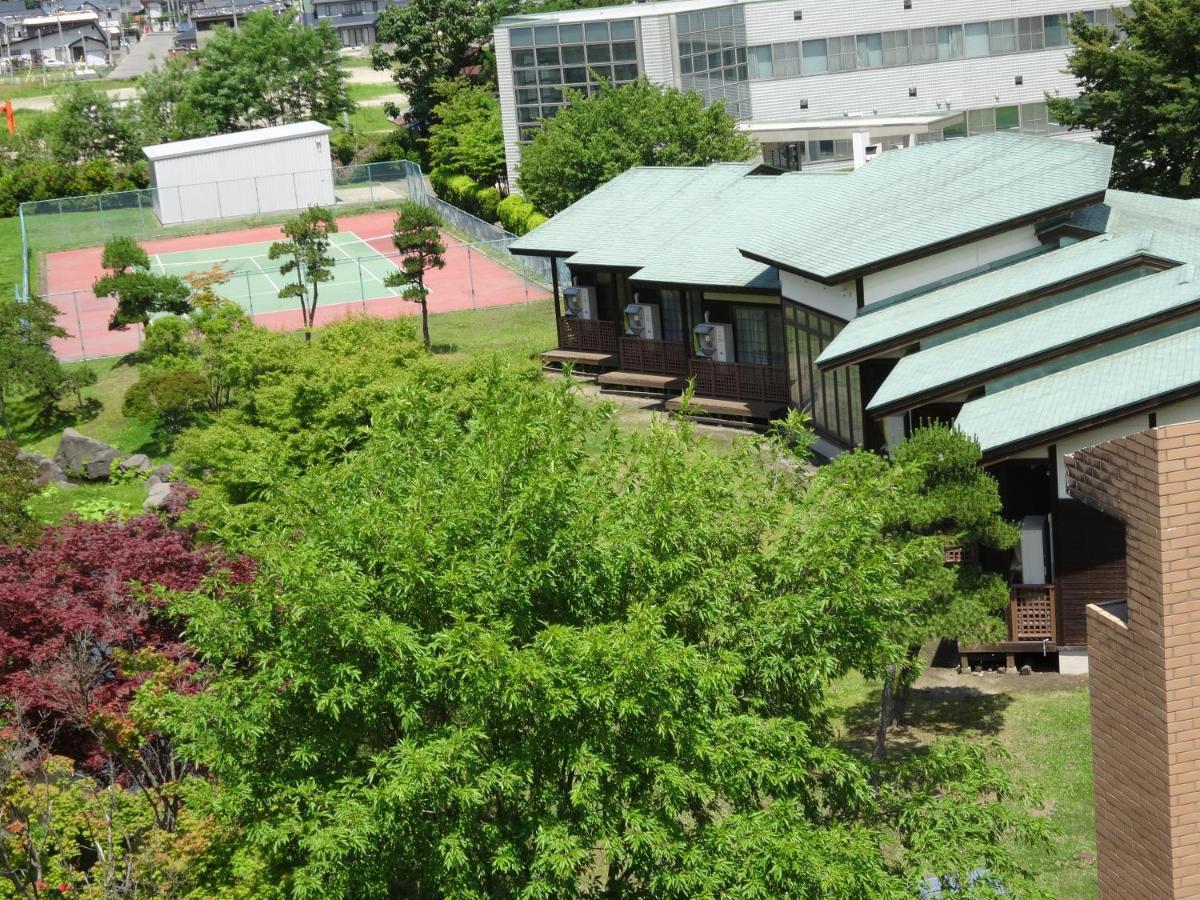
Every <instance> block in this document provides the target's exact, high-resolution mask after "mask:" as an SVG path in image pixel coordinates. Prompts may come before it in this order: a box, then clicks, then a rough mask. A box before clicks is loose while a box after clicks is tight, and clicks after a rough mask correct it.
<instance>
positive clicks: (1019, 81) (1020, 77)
mask: <svg viewBox="0 0 1200 900" xmlns="http://www.w3.org/2000/svg"><path fill="white" fill-rule="evenodd" d="M1015 82H1016V84H1017V86H1018V87H1020V86H1021V85H1023V84H1024V83H1025V76H1024V75H1018V76H1017V77H1016V79H1015Z"/></svg>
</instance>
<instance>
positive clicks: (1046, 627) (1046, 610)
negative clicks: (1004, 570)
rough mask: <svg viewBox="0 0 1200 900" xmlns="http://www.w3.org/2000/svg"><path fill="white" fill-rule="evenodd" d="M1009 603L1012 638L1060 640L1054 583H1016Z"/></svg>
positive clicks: (1010, 637)
mask: <svg viewBox="0 0 1200 900" xmlns="http://www.w3.org/2000/svg"><path fill="white" fill-rule="evenodd" d="M1009 597H1010V599H1009V604H1008V629H1009V639H1010V640H1013V641H1054V642H1057V640H1058V602H1057V601H1058V597H1057V596H1056V595H1055V590H1054V585H1052V584H1014V585H1012V586H1011V592H1010V594H1009Z"/></svg>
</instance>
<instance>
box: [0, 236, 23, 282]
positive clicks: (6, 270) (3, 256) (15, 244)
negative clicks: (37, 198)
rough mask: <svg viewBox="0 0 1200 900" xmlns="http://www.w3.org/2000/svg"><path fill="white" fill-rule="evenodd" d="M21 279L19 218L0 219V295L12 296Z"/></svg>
mask: <svg viewBox="0 0 1200 900" xmlns="http://www.w3.org/2000/svg"><path fill="white" fill-rule="evenodd" d="M20 280H21V223H20V220H19V219H16V218H15V217H14V218H8V219H0V297H3V298H4V299H5V300H7V299H8V298H9V297H12V296H13V288H14V287H15V285H16V283H17V282H18V281H20Z"/></svg>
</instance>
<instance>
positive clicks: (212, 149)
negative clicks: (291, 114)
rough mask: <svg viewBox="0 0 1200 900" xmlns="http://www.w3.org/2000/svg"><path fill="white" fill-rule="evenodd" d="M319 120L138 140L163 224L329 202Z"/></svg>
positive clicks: (328, 165)
mask: <svg viewBox="0 0 1200 900" xmlns="http://www.w3.org/2000/svg"><path fill="white" fill-rule="evenodd" d="M329 133H330V129H329V126H327V125H322V124H321V123H320V122H297V123H296V124H294V125H278V126H275V127H272V128H256V129H254V130H253V131H240V132H238V133H236V134H220V135H216V136H214V137H205V138H196V139H195V140H191V141H176V142H174V143H171V144H156V145H154V146H153V147H143V148H142V152H143V153H145V154H146V158H147V159H148V160H149V161H150V187H151V188H152V189H154V210H155V212H157V213H158V219H159V221H160V222H162V223H163V224H164V225H175V224H178V223H181V222H197V221H200V220H202V219H228V218H230V217H234V216H253V215H257V214H258V213H267V212H276V211H279V210H288V209H305V208H307V207H309V206H330V205H332V204H333V202H334V195H333V161H332V159H331V158H330V155H329Z"/></svg>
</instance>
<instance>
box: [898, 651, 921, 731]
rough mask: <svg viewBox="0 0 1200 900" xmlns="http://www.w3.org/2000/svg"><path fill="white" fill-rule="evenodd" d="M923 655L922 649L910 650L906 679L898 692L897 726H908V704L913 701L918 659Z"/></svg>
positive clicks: (905, 673) (905, 672)
mask: <svg viewBox="0 0 1200 900" xmlns="http://www.w3.org/2000/svg"><path fill="white" fill-rule="evenodd" d="M920 655H921V647H920V646H919V645H918V646H916V647H909V648H908V663H907V665H906V667H905V669H904V679H903V680H902V681H901V682H900V684H899V686H898V688H897V690H896V712H895V724H897V725H907V724H908V703H909V701H910V700H911V699H912V686H913V681H914V679H913V672H915V671H916V668H915V667H916V663H917V657H919V656H920Z"/></svg>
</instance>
